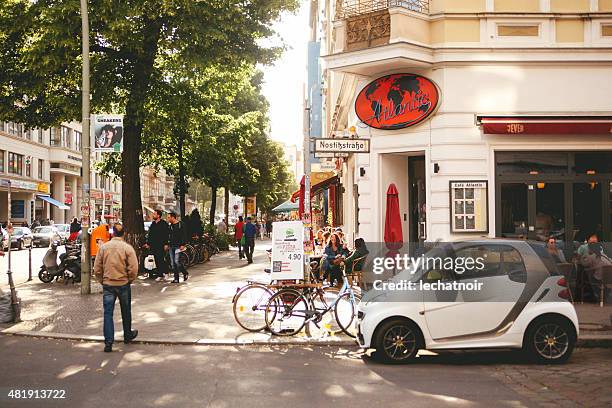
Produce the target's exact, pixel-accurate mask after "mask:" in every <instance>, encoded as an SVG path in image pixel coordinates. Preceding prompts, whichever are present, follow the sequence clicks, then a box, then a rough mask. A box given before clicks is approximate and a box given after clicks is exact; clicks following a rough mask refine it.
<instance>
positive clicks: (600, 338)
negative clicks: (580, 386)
mask: <svg viewBox="0 0 612 408" xmlns="http://www.w3.org/2000/svg"><path fill="white" fill-rule="evenodd" d="M0 335H4V336H22V337H37V338H47V339H61V340H77V341H89V342H100V343H102V342H104V337H103V336H85V335H79V334H65V333H53V332H37V331H23V332H17V333H6V332H0ZM119 341H120V340H119ZM133 343H134V344H166V345H180V346H342V347H355V348H358V347H359V346H358V345H357V342H356V341H355V340H346V339H342V340H327V339H323V340H316V339H303V340H298V339H292V340H287V341H282V340H273V339H270V340H239V339H232V338H227V339H176V340H165V339H153V338H149V339H147V338H146V337H145V338H139V339H137V340H134V341H133ZM576 347H583V348H612V335H596V334H584V335H582V336H580V337H579V338H578V342H577V343H576Z"/></svg>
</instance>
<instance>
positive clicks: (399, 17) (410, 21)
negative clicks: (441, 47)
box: [390, 13, 431, 44]
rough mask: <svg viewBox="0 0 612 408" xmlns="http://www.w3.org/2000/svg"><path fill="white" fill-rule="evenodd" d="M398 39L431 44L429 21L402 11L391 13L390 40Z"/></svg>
mask: <svg viewBox="0 0 612 408" xmlns="http://www.w3.org/2000/svg"><path fill="white" fill-rule="evenodd" d="M397 40H408V41H417V42H421V43H425V44H430V43H431V38H430V35H429V21H425V20H422V19H420V18H417V17H412V16H408V15H405V14H401V13H391V35H390V41H397Z"/></svg>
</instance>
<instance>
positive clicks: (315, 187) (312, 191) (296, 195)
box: [291, 176, 340, 202]
mask: <svg viewBox="0 0 612 408" xmlns="http://www.w3.org/2000/svg"><path fill="white" fill-rule="evenodd" d="M302 182H303V181H302ZM339 183H340V178H339V177H338V176H333V177H330V178H327V179H325V180H323V181H320V182H318V183H316V184H313V185H311V186H310V195H311V196H312V195H314V194H316V193H318V192H319V191H321V190H323V189H325V188H327V187H329V186H331V185H332V184H339ZM299 198H300V190H297V191H295V192H294V193H293V194H291V202H296V201H297V200H298V199H299Z"/></svg>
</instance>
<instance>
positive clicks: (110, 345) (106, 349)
mask: <svg viewBox="0 0 612 408" xmlns="http://www.w3.org/2000/svg"><path fill="white" fill-rule="evenodd" d="M111 351H113V343H105V344H104V352H105V353H110V352H111Z"/></svg>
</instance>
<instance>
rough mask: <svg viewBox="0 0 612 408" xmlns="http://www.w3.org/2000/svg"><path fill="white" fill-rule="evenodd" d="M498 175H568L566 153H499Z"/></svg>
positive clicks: (496, 157)
mask: <svg viewBox="0 0 612 408" xmlns="http://www.w3.org/2000/svg"><path fill="white" fill-rule="evenodd" d="M495 159H496V164H497V174H498V175H504V174H531V175H537V174H567V173H568V154H567V153H565V152H497V153H496V155H495Z"/></svg>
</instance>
